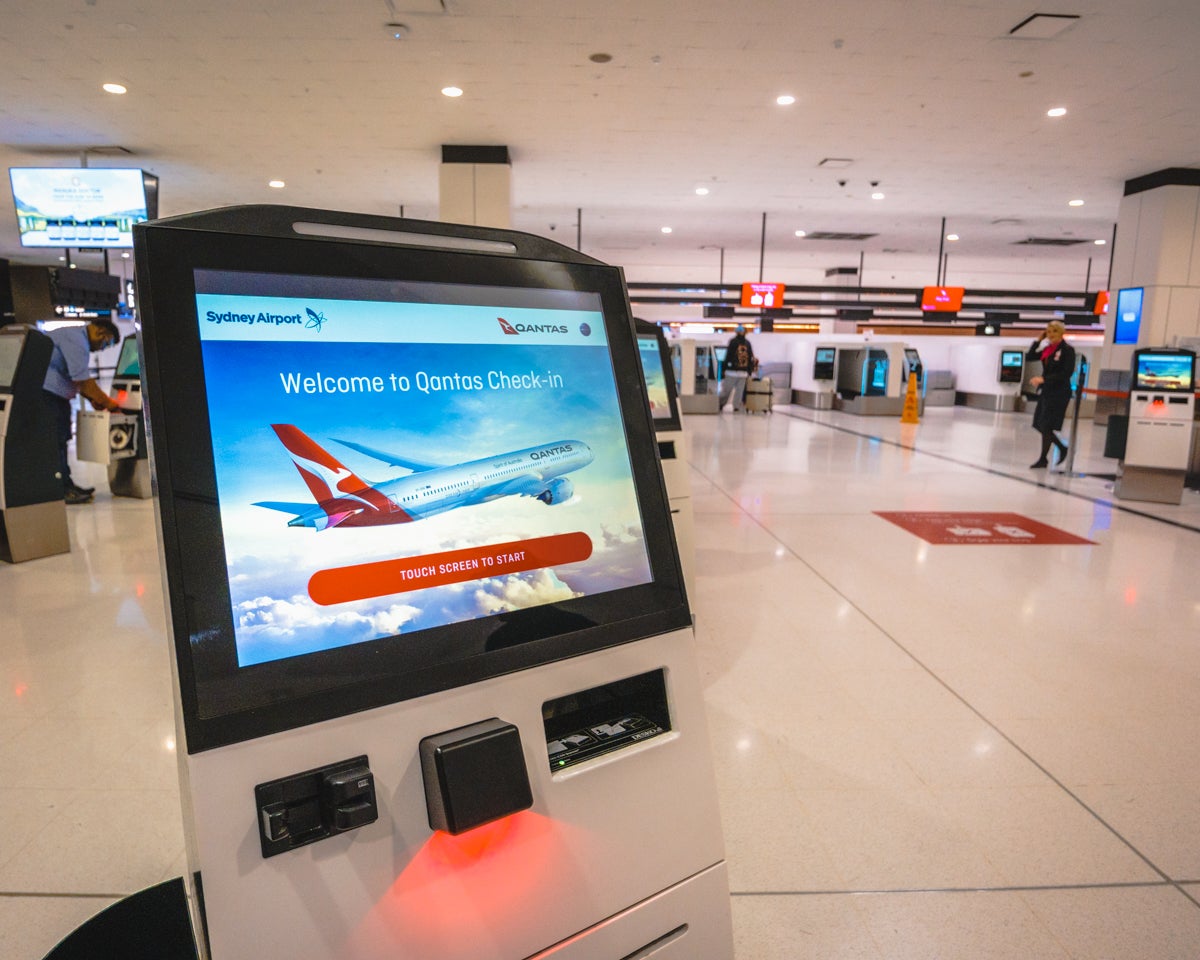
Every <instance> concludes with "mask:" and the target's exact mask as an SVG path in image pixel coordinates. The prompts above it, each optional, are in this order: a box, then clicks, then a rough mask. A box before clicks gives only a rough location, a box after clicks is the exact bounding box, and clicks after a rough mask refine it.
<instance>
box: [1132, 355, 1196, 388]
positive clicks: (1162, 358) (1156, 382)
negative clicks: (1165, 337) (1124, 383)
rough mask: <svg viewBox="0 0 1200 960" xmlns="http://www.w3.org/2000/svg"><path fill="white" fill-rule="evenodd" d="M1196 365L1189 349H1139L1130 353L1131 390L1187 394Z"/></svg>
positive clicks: (1193, 381)
mask: <svg viewBox="0 0 1200 960" xmlns="http://www.w3.org/2000/svg"><path fill="white" fill-rule="evenodd" d="M1195 366H1196V355H1195V354H1194V353H1192V352H1191V351H1190V350H1166V349H1163V350H1139V351H1137V352H1136V353H1135V354H1134V355H1133V389H1135V390H1154V391H1166V392H1171V393H1190V392H1191V391H1192V390H1193V389H1195V386H1194V385H1195V382H1196V380H1195Z"/></svg>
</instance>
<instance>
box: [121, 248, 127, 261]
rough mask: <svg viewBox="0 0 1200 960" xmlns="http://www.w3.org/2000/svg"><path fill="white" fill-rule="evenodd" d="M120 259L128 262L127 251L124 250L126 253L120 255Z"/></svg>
mask: <svg viewBox="0 0 1200 960" xmlns="http://www.w3.org/2000/svg"><path fill="white" fill-rule="evenodd" d="M121 259H122V260H128V259H129V251H128V250H126V251H125V252H124V253H123V254H121Z"/></svg>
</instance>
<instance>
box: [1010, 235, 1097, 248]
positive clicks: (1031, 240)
mask: <svg viewBox="0 0 1200 960" xmlns="http://www.w3.org/2000/svg"><path fill="white" fill-rule="evenodd" d="M1077 243H1091V241H1090V240H1080V239H1079V238H1077V237H1026V238H1025V239H1024V240H1014V241H1013V246H1014V247H1020V246H1026V247H1073V246H1075V244H1077Z"/></svg>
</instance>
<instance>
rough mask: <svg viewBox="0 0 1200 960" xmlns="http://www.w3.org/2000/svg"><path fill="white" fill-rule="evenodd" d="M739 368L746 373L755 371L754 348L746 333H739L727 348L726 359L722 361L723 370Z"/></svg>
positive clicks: (723, 371) (724, 371)
mask: <svg viewBox="0 0 1200 960" xmlns="http://www.w3.org/2000/svg"><path fill="white" fill-rule="evenodd" d="M730 370H738V371H741V372H742V373H745V374H751V373H753V372H754V348H753V347H752V346H750V341H749V340H747V339H746V335H745V334H744V333H739V334H738V335H737V336H735V337H734V338H733V339H732V340H730V341H729V345H728V346H727V347H726V348H725V359H724V360H722V361H721V372H722V373H726V372H728V371H730Z"/></svg>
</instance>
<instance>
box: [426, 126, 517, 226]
mask: <svg viewBox="0 0 1200 960" xmlns="http://www.w3.org/2000/svg"><path fill="white" fill-rule="evenodd" d="M438 196H439V205H438V219H439V220H442V221H444V222H446V223H466V224H471V225H474V226H481V227H497V228H500V229H504V230H507V229H508V228H509V227H510V226H511V224H512V162H511V160H510V159H509V156H508V147H471V146H443V147H442V164H441V168H440V170H439V174H438Z"/></svg>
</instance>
